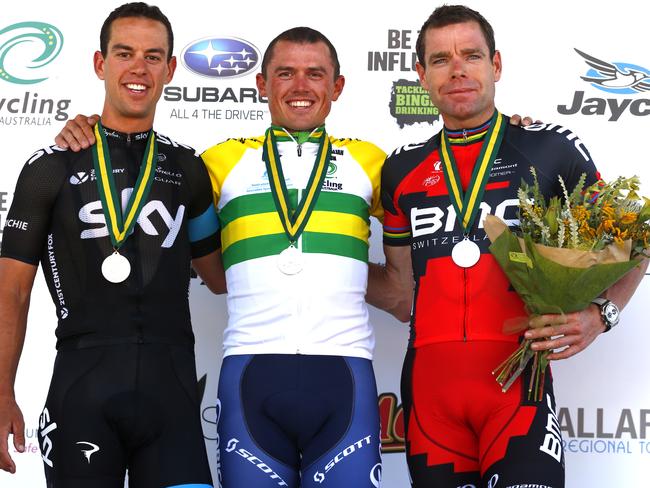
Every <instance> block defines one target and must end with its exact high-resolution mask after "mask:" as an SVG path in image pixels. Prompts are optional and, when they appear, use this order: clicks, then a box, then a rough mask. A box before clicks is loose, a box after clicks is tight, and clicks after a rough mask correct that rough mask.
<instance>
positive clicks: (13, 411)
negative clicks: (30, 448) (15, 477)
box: [0, 397, 25, 473]
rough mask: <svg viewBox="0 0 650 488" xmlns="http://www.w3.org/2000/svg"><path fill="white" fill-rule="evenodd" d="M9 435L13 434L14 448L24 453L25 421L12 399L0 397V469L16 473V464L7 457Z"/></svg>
mask: <svg viewBox="0 0 650 488" xmlns="http://www.w3.org/2000/svg"><path fill="white" fill-rule="evenodd" d="M9 434H13V437H14V447H15V448H16V451H18V452H25V421H24V420H23V414H22V412H21V411H20V408H18V405H17V404H16V400H14V398H13V397H0V469H2V470H4V471H8V472H9V473H15V472H16V464H15V463H14V461H13V459H11V456H10V455H9V443H8V441H9Z"/></svg>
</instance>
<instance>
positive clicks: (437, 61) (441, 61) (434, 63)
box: [431, 58, 447, 66]
mask: <svg viewBox="0 0 650 488" xmlns="http://www.w3.org/2000/svg"><path fill="white" fill-rule="evenodd" d="M446 62H447V58H436V59H434V60H432V61H431V65H432V66H440V65H443V64H445V63H446Z"/></svg>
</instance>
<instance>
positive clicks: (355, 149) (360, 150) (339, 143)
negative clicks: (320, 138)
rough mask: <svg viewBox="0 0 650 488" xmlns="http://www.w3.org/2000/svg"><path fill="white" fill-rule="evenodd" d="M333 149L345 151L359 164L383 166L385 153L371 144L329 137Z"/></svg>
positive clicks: (358, 140)
mask: <svg viewBox="0 0 650 488" xmlns="http://www.w3.org/2000/svg"><path fill="white" fill-rule="evenodd" d="M330 142H331V143H332V146H333V149H346V150H347V151H348V152H349V153H350V154H351V155H352V157H354V158H355V159H356V160H357V161H359V162H361V163H378V164H380V165H381V164H383V162H384V159H386V153H385V152H384V151H383V150H381V149H380V148H379V147H378V146H376V145H375V144H373V143H372V142H368V141H362V140H360V139H352V138H347V137H346V138H338V137H334V136H330Z"/></svg>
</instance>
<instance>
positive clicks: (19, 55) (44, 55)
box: [0, 22, 63, 85]
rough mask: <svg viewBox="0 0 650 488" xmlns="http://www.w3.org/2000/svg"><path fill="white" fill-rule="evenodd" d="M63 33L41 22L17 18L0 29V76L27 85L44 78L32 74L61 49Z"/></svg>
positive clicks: (46, 63)
mask: <svg viewBox="0 0 650 488" xmlns="http://www.w3.org/2000/svg"><path fill="white" fill-rule="evenodd" d="M62 46H63V34H61V31H60V30H59V29H57V28H56V27H54V26H53V25H50V24H46V23H44V22H20V23H18V24H13V25H10V26H8V27H5V28H2V29H0V78H1V79H3V80H5V81H8V82H10V83H16V84H19V85H30V84H34V83H40V82H41V81H44V80H47V77H41V78H38V77H37V78H34V77H33V76H32V75H34V74H35V73H38V71H39V69H40V68H42V67H43V66H46V65H48V64H50V63H51V62H52V61H54V59H55V58H56V57H57V56H58V55H59V53H60V52H61V47H62Z"/></svg>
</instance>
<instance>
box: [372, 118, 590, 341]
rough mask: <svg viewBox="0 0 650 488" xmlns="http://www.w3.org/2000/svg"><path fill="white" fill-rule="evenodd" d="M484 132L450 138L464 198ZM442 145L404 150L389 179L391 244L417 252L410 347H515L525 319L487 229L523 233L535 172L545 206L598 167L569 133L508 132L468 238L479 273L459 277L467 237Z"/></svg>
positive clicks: (544, 129) (467, 271) (387, 233)
mask: <svg viewBox="0 0 650 488" xmlns="http://www.w3.org/2000/svg"><path fill="white" fill-rule="evenodd" d="M486 131H487V126H486V125H484V126H482V127H479V128H477V129H475V130H465V131H463V133H452V132H448V134H449V137H450V142H451V148H452V151H453V154H454V157H455V159H456V164H457V166H458V171H459V175H460V179H461V182H462V185H463V189H464V190H465V189H466V188H467V185H468V183H469V180H470V178H471V175H472V171H473V169H474V162H475V161H476V159H477V157H478V155H479V153H480V150H481V146H482V142H483V139H484V136H485V134H486ZM440 137H441V135H440V134H437V135H435V136H434V137H432V138H431V139H429V140H428V141H426V142H425V143H422V144H412V145H407V146H404V147H402V148H399V149H397V150H396V151H395V152H393V153H392V154H391V155H390V156H389V157H388V159H387V160H386V163H385V165H384V169H383V173H382V203H383V206H384V209H385V217H384V243H385V244H386V245H389V246H404V245H409V246H411V257H412V262H413V273H414V278H415V282H416V290H415V299H414V308H413V316H412V331H411V332H412V334H411V341H410V342H411V345H412V346H414V347H420V346H423V345H426V344H432V343H438V342H446V341H458V340H498V341H511V342H516V341H517V340H518V337H517V336H516V335H506V334H504V333H503V326H504V322H506V321H507V320H508V319H514V318H517V317H523V316H526V315H528V314H527V313H526V311H525V310H524V304H523V302H522V301H521V299H520V298H519V296H518V295H517V293H516V292H515V291H514V289H513V288H512V287H511V286H510V284H509V281H508V279H507V278H506V276H505V274H504V273H503V272H502V271H501V269H500V267H499V265H498V263H497V262H496V260H495V259H494V258H493V256H492V255H491V254H490V251H489V249H488V246H489V245H490V241H489V239H488V237H487V235H486V234H485V231H484V229H483V220H484V219H485V217H486V215H488V214H494V215H496V216H498V217H500V218H501V219H503V220H504V221H505V222H506V223H507V224H508V225H509V226H516V225H517V224H518V199H517V190H518V189H519V187H520V185H521V181H522V180H525V181H527V182H529V183H532V175H531V171H530V168H531V167H534V168H535V171H536V173H537V178H538V181H539V185H540V189H541V191H542V193H543V194H544V195H545V196H546V197H547V198H548V197H550V196H553V195H562V187H561V185H560V181H559V179H558V177H559V176H561V177H562V179H563V180H564V183H565V185H566V187H567V188H568V189H569V191H571V190H572V189H573V188H574V186H575V185H576V183H577V182H578V180H579V178H580V176H581V174H582V173H586V175H587V180H586V184H587V185H590V184H592V183H594V182H595V181H596V179H597V177H596V168H595V166H594V164H593V162H592V161H591V157H590V156H589V153H588V152H587V149H586V148H585V147H584V145H583V144H582V142H581V141H580V139H578V138H577V137H576V136H575V135H574V134H573V133H571V132H570V131H569V130H567V129H565V128H563V127H560V126H558V125H553V124H537V125H532V126H529V127H524V128H522V127H514V126H511V125H509V124H508V125H507V128H506V132H505V135H504V138H503V142H502V144H501V147H500V148H499V152H498V155H497V157H496V160H495V161H494V164H493V166H492V169H491V172H490V177H489V179H488V181H487V185H486V187H485V192H484V194H483V200H482V202H481V204H480V207H479V210H478V212H477V214H476V218H475V220H474V223H473V225H472V227H471V229H470V230H469V236H468V237H469V239H471V240H472V241H474V242H475V243H476V244H477V245H478V246H479V248H480V250H481V257H480V259H479V261H478V263H477V264H475V265H474V266H472V267H470V268H462V267H460V266H457V265H456V264H454V262H453V261H452V259H451V250H452V248H453V246H454V244H456V243H458V242H460V241H461V240H462V239H463V230H462V228H461V226H460V224H459V222H458V219H457V217H456V212H455V210H454V207H453V205H452V203H451V200H450V198H449V193H448V190H447V185H446V183H445V177H444V174H443V171H442V167H441V162H440V161H441V157H440V154H439V147H440Z"/></svg>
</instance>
